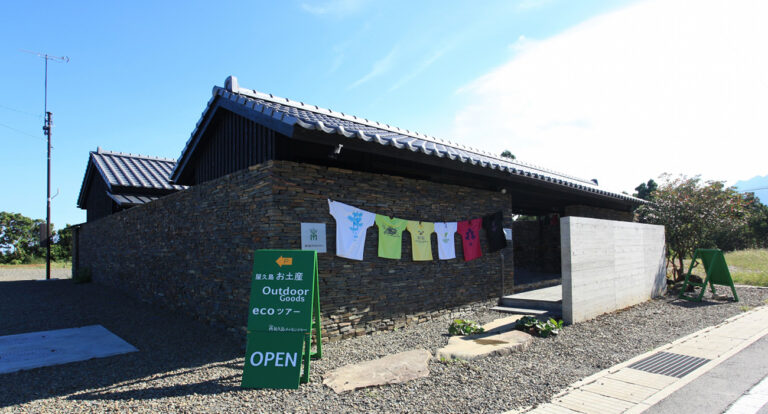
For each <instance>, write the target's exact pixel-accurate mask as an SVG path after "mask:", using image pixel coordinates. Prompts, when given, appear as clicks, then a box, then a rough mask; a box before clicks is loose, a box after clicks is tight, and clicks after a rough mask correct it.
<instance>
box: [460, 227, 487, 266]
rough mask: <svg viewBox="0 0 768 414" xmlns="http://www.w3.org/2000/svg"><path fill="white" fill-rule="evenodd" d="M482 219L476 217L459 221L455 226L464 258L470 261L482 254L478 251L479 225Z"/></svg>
mask: <svg viewBox="0 0 768 414" xmlns="http://www.w3.org/2000/svg"><path fill="white" fill-rule="evenodd" d="M482 222H483V219H481V218H476V219H472V220H467V221H460V222H459V223H458V224H457V225H456V228H457V230H458V232H459V234H460V235H461V244H462V246H463V247H464V260H465V261H467V262H468V261H470V260H474V259H477V258H478V257H480V256H482V255H483V253H482V252H481V251H480V226H481V224H482Z"/></svg>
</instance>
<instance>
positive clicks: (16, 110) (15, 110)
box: [0, 105, 43, 119]
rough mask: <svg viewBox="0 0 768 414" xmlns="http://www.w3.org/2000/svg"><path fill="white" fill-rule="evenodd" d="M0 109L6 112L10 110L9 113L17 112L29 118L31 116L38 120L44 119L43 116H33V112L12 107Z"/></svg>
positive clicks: (0, 106)
mask: <svg viewBox="0 0 768 414" xmlns="http://www.w3.org/2000/svg"><path fill="white" fill-rule="evenodd" d="M0 108H3V109H6V110H9V111H13V112H17V113H20V114H24V115H28V116H31V117H35V118H37V119H42V118H43V116H42V115H39V114H33V113H32V112H27V111H22V110H21V109H16V108H11V107H10V106H5V105H0Z"/></svg>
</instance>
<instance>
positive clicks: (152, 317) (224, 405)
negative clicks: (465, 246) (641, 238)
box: [0, 276, 768, 413]
mask: <svg viewBox="0 0 768 414" xmlns="http://www.w3.org/2000/svg"><path fill="white" fill-rule="evenodd" d="M4 280H7V279H4V278H3V277H2V276H0V315H1V317H0V335H9V334H16V333H24V332H31V331H38V330H47V329H60V328H71V327H77V326H84V325H90V324H101V325H103V326H105V327H106V328H107V329H109V330H110V331H112V332H113V333H115V334H116V335H118V336H120V337H121V338H123V339H125V340H126V341H128V342H130V343H131V344H133V345H134V346H136V347H137V348H139V350H140V352H137V353H132V354H126V355H120V356H115V357H109V358H102V359H95V360H90V361H83V362H77V363H71V364H67V365H61V366H55V367H46V368H40V369H35V370H30V371H22V372H16V373H12V374H5V375H0V383H1V384H2V386H0V412H40V413H46V412H50V413H53V412H104V411H122V412H125V411H131V412H156V411H160V412H168V411H173V412H283V411H288V412H361V411H362V412H500V411H505V410H508V409H511V408H514V407H519V406H525V405H531V404H534V403H541V402H545V401H547V400H548V399H549V398H550V396H552V395H554V394H555V393H557V392H558V391H560V390H562V389H563V388H564V387H566V386H567V385H568V384H570V383H572V382H574V381H576V380H579V379H581V378H583V377H585V376H588V375H590V374H592V373H595V372H597V371H600V370H602V369H605V368H607V367H610V366H612V365H614V364H615V363H618V362H621V361H624V360H627V359H629V358H631V357H633V356H636V355H638V354H641V353H644V352H646V351H649V350H651V349H653V348H655V347H657V346H659V345H661V344H664V343H667V342H670V341H672V340H674V339H676V338H679V337H681V336H684V335H686V334H688V333H691V332H694V331H696V330H699V329H701V328H704V327H706V326H710V325H713V324H716V323H718V322H720V321H722V320H724V319H726V318H727V317H729V316H732V315H735V314H737V313H739V312H742V311H743V310H742V308H743V307H744V306H752V307H754V306H759V305H763V304H764V301H765V300H766V299H767V298H768V289H755V288H746V287H745V288H739V292H738V293H739V297H740V298H741V302H739V303H731V302H713V301H711V300H710V301H707V302H703V303H700V304H696V303H690V302H684V301H678V300H676V299H674V298H673V297H671V296H670V297H666V298H662V299H658V300H653V301H649V302H646V303H644V304H641V305H639V306H635V307H633V308H630V309H626V310H623V311H618V312H614V313H612V314H609V315H603V316H601V317H599V318H597V319H594V320H592V321H589V322H586V323H580V324H576V325H574V326H570V327H566V328H565V329H564V330H563V332H562V333H561V335H560V336H557V337H554V338H549V339H537V340H536V341H534V344H533V345H532V346H531V347H530V348H529V349H528V350H527V351H525V352H523V353H519V354H514V355H510V356H503V357H495V358H489V359H485V360H480V361H476V362H472V363H465V362H452V363H442V362H439V361H434V360H433V361H432V362H431V363H430V376H429V377H428V378H424V379H421V380H417V381H413V382H410V383H407V384H399V385H393V386H385V387H381V388H371V389H364V390H358V391H353V392H350V393H346V394H342V395H336V394H335V393H334V392H333V391H331V390H330V389H329V388H326V387H324V386H323V385H322V375H323V374H324V373H326V372H328V371H329V370H331V369H334V368H337V367H339V366H341V365H344V364H347V363H351V362H359V361H364V360H369V359H373V358H377V357H380V356H384V355H387V354H391V353H395V352H399V351H404V350H409V349H414V348H418V347H423V348H426V349H428V350H430V351H431V352H432V353H433V354H434V353H435V351H436V350H437V349H438V348H440V347H442V346H443V345H444V344H446V343H447V337H446V336H445V333H446V332H447V327H448V323H449V317H448V316H446V317H444V318H443V319H440V320H434V321H431V322H427V323H424V324H420V325H418V326H411V327H408V328H406V329H403V330H400V331H397V332H389V333H383V334H379V335H374V336H366V337H359V338H354V339H349V340H345V341H341V342H333V343H326V344H324V348H323V359H322V360H319V361H313V362H312V375H311V383H310V384H305V385H302V386H301V387H300V388H299V389H298V390H249V389H241V388H240V387H239V384H240V376H241V373H242V365H243V355H244V340H243V338H241V337H239V336H236V335H235V334H233V333H231V332H228V331H224V330H220V329H216V328H212V327H210V326H207V325H205V324H202V323H200V322H197V321H194V320H192V319H191V318H190V317H188V316H185V315H181V314H174V313H170V312H168V311H166V310H164V309H162V308H159V307H155V306H152V305H148V304H145V303H142V302H138V301H135V300H133V299H132V298H129V297H127V296H125V295H123V294H122V293H120V292H119V291H117V290H115V289H112V288H109V287H105V286H101V285H99V284H95V283H91V284H83V285H75V284H73V283H71V281H69V280H57V281H51V282H45V283H40V282H34V281H4ZM463 316H464V317H468V318H471V319H474V320H477V321H480V322H482V323H485V322H488V321H490V320H492V319H496V318H498V317H501V316H503V315H501V314H499V313H496V312H492V311H479V312H473V313H471V314H467V315H463Z"/></svg>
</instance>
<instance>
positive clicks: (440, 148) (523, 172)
mask: <svg viewBox="0 0 768 414" xmlns="http://www.w3.org/2000/svg"><path fill="white" fill-rule="evenodd" d="M226 83H227V87H226V88H221V87H218V86H215V87H214V88H213V97H212V98H211V100H210V101H209V102H208V106H207V107H206V110H205V111H204V112H203V116H202V117H201V119H200V121H198V123H197V126H196V127H195V130H194V131H193V132H192V135H191V137H190V139H189V141H187V145H186V147H185V148H184V151H182V154H181V156H180V157H179V161H178V163H177V165H176V168H175V169H174V171H173V173H172V175H171V179H172V180H174V179H178V175H179V172H180V169H181V168H184V165H185V164H186V162H187V161H188V160H189V157H190V155H191V153H192V151H193V150H194V147H195V146H196V144H197V140H198V139H199V137H198V132H199V129H200V128H201V126H202V125H203V120H204V119H205V118H206V114H207V113H208V111H209V110H210V109H211V108H212V106H213V105H215V104H216V103H218V102H219V101H220V100H226V101H230V102H232V103H234V104H237V105H239V106H240V107H241V108H244V109H245V110H247V111H253V112H255V113H259V114H261V116H262V117H264V116H266V117H268V118H269V119H270V120H271V121H272V122H280V123H283V124H285V125H286V126H291V127H293V126H299V127H301V128H304V129H308V130H317V131H322V132H325V133H327V134H337V135H343V136H345V137H348V138H354V139H359V140H361V141H365V142H370V143H372V144H379V145H388V146H392V147H395V148H398V149H402V150H409V151H412V152H420V153H423V154H425V155H429V156H435V157H440V158H448V159H451V160H455V161H456V162H461V163H469V164H472V165H479V166H481V167H485V168H489V169H494V170H500V171H504V172H507V173H509V174H512V175H517V176H522V177H526V178H530V179H532V180H540V181H545V182H549V183H554V184H559V185H562V186H565V187H569V188H573V189H576V190H580V191H584V192H588V193H593V194H597V195H601V196H606V197H610V198H616V199H621V200H626V201H631V202H634V203H638V204H639V203H645V201H644V200H641V199H638V198H635V197H631V196H628V195H626V194H620V193H616V192H610V191H606V190H604V189H602V188H600V187H598V186H597V185H596V184H595V183H593V182H592V181H590V180H586V179H583V178H578V177H574V176H572V175H567V174H563V173H559V172H556V171H553V170H550V169H547V168H543V167H539V166H536V165H532V164H528V163H524V162H520V161H517V160H510V159H508V158H502V157H500V156H497V155H494V154H491V153H490V152H487V151H483V150H479V149H476V148H471V147H468V146H466V145H462V144H458V143H454V142H450V141H446V140H443V139H440V138H436V137H432V136H428V135H425V134H420V133H418V132H413V131H409V130H405V129H401V128H397V127H394V126H390V125H388V124H383V123H380V122H374V121H369V120H368V119H365V118H360V117H356V116H354V115H348V114H345V113H342V112H336V111H332V110H330V109H324V108H321V107H318V106H316V105H308V104H305V103H303V102H297V101H292V100H290V99H287V98H280V97H277V96H274V95H272V94H266V93H262V92H257V91H255V90H251V89H245V88H240V87H238V85H237V79H236V78H234V77H229V78H227V82H226Z"/></svg>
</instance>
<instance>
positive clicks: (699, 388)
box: [645, 335, 768, 414]
mask: <svg viewBox="0 0 768 414" xmlns="http://www.w3.org/2000/svg"><path fill="white" fill-rule="evenodd" d="M766 376H768V335H766V336H764V337H762V338H761V339H759V340H757V341H756V342H755V343H753V344H752V345H750V346H748V347H746V348H744V349H743V350H742V351H741V352H739V353H738V354H736V355H734V356H732V357H731V358H729V359H727V360H725V361H724V362H723V363H721V364H720V365H718V366H716V367H715V368H713V369H711V370H710V371H708V372H706V373H705V374H704V375H702V376H701V377H699V378H697V379H695V380H694V381H692V382H691V383H689V384H688V385H686V386H685V387H683V388H681V389H679V390H677V391H676V392H675V393H674V394H672V395H670V396H669V397H667V398H665V399H663V400H661V401H660V402H659V403H658V404H656V405H654V406H652V407H651V408H650V409H648V410H647V411H645V412H646V413H649V414H657V413H677V414H681V413H697V414H720V413H723V412H725V411H726V410H727V409H728V407H729V406H730V405H731V404H733V403H734V401H736V400H738V399H739V398H740V397H741V396H742V395H743V394H744V393H746V392H747V391H749V390H750V389H751V388H752V387H753V386H754V385H755V384H757V383H759V382H760V381H761V380H762V379H763V378H765V377H766ZM753 412H754V411H753ZM757 412H758V413H760V414H768V405H765V406H763V407H762V408H761V409H760V410H759V411H757Z"/></svg>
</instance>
